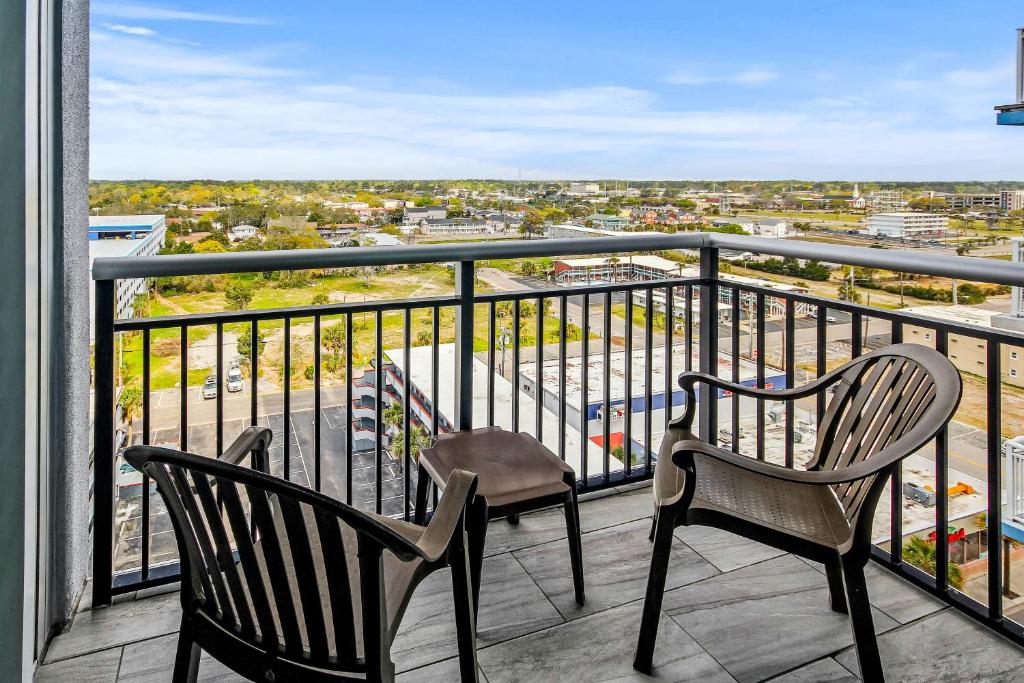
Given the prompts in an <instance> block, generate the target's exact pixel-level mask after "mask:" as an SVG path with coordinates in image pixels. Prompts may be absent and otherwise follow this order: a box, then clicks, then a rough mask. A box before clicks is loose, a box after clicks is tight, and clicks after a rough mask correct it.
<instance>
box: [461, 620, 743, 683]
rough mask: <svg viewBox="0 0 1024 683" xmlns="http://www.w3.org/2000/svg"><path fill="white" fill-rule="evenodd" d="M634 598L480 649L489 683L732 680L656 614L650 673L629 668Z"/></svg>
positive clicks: (634, 628)
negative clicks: (657, 624) (655, 644)
mask: <svg viewBox="0 0 1024 683" xmlns="http://www.w3.org/2000/svg"><path fill="white" fill-rule="evenodd" d="M641 611H642V606H641V605H640V603H631V604H629V605H624V606H622V607H617V608H615V609H612V610H608V611H605V612H601V613H599V614H594V615H591V616H588V617H584V618H582V619H577V620H575V621H571V622H569V623H567V624H563V625H561V626H556V627H554V628H551V629H548V630H545V631H541V632H539V633H534V634H531V635H528V636H524V637H522V638H518V639H516V640H513V641H510V642H507V643H502V644H500V645H495V646H493V647H489V648H487V649H486V650H482V651H481V652H480V654H479V658H480V666H481V667H482V668H483V670H484V672H486V674H487V679H488V681H490V683H512V682H516V683H520V682H522V683H548V682H551V683H555V682H557V681H588V682H590V681H594V682H599V681H650V680H664V681H732V680H733V679H732V677H730V676H729V675H728V673H726V671H725V670H724V669H723V668H722V667H721V666H719V665H718V664H717V663H716V662H715V660H714V659H712V658H711V656H710V655H708V654H707V653H706V652H705V651H704V650H702V649H701V648H700V646H699V645H697V643H696V642H694V640H693V639H692V638H691V637H690V636H688V635H687V634H686V632H685V631H683V630H682V629H681V628H679V626H678V625H677V624H675V623H674V622H673V621H672V620H671V619H669V618H668V617H664V616H663V618H662V623H661V626H660V629H659V640H658V643H659V648H658V650H657V652H656V653H655V658H654V671H653V676H651V677H648V676H646V675H644V674H641V673H639V672H637V671H634V670H633V652H634V648H635V647H636V638H637V634H638V633H639V631H640V614H641Z"/></svg>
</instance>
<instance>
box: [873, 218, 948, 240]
mask: <svg viewBox="0 0 1024 683" xmlns="http://www.w3.org/2000/svg"><path fill="white" fill-rule="evenodd" d="M866 222H867V233H868V234H869V235H873V236H875V237H892V238H895V239H921V238H924V237H944V236H945V235H946V230H948V229H949V218H948V217H947V216H939V215H936V214H932V213H905V212H893V213H876V214H872V215H870V216H868V217H867V221H866Z"/></svg>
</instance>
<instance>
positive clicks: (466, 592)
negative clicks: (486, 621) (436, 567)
mask: <svg viewBox="0 0 1024 683" xmlns="http://www.w3.org/2000/svg"><path fill="white" fill-rule="evenodd" d="M467 546H468V543H467V541H466V536H465V535H463V542H462V543H460V544H458V547H457V548H453V549H452V559H451V566H452V593H453V595H454V596H455V629H456V632H457V638H458V643H459V671H460V673H461V676H462V681H463V683H467V682H470V683H476V681H477V661H476V609H475V604H476V600H475V598H474V594H473V591H474V588H473V580H472V570H471V569H470V561H469V550H468V547H467Z"/></svg>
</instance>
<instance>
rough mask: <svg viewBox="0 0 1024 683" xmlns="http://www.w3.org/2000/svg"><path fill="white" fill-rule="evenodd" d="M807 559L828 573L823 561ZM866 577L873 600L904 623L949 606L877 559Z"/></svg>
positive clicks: (865, 572)
mask: <svg viewBox="0 0 1024 683" xmlns="http://www.w3.org/2000/svg"><path fill="white" fill-rule="evenodd" d="M803 561H804V562H806V563H807V564H809V565H810V566H812V567H814V568H815V569H816V570H818V571H819V572H821V573H822V574H824V573H825V567H824V566H823V565H822V564H821V563H820V562H811V561H810V560H803ZM864 579H865V580H866V581H867V584H868V599H869V600H870V601H871V604H872V605H874V606H875V607H877V608H878V609H880V610H882V611H883V612H885V613H886V614H888V615H889V616H890V617H892V618H893V619H895V620H896V621H898V622H900V623H901V624H909V623H910V622H912V621H915V620H917V619H920V618H921V617H923V616H925V615H928V614H932V613H933V612H938V611H939V610H940V609H944V608H945V607H946V605H945V603H943V602H942V601H941V600H939V599H938V598H936V597H934V596H932V595H929V594H928V593H925V592H924V591H923V590H921V589H920V588H918V587H917V586H915V585H913V584H912V583H910V582H909V581H906V580H904V579H902V578H900V577H899V576H897V575H896V574H894V573H893V572H891V571H889V570H888V569H886V568H885V567H882V566H880V565H879V564H878V563H877V562H868V563H867V566H865V567H864Z"/></svg>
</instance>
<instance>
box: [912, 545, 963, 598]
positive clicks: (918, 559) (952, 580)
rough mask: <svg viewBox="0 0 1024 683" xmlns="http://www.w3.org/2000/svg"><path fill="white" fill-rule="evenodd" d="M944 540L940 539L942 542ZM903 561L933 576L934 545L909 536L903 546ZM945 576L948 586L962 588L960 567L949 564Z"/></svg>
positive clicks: (952, 563)
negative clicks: (947, 578)
mask: <svg viewBox="0 0 1024 683" xmlns="http://www.w3.org/2000/svg"><path fill="white" fill-rule="evenodd" d="M943 541H945V539H944V538H943V539H941V541H937V542H943ZM903 559H904V560H906V561H907V562H909V563H910V564H912V565H914V566H915V567H917V568H918V569H921V570H922V571H924V572H927V573H928V574H931V575H932V576H935V575H936V574H935V562H936V553H935V543H932V542H931V541H927V540H925V539H923V538H918V537H917V536H911V537H910V540H909V541H907V542H906V544H904V546H903ZM946 575H947V576H948V577H949V585H950V586H952V587H953V588H956V589H958V590H959V589H961V588H963V586H964V575H963V573H962V572H961V571H960V565H958V564H956V563H954V562H950V563H949V566H948V569H947V572H946Z"/></svg>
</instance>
